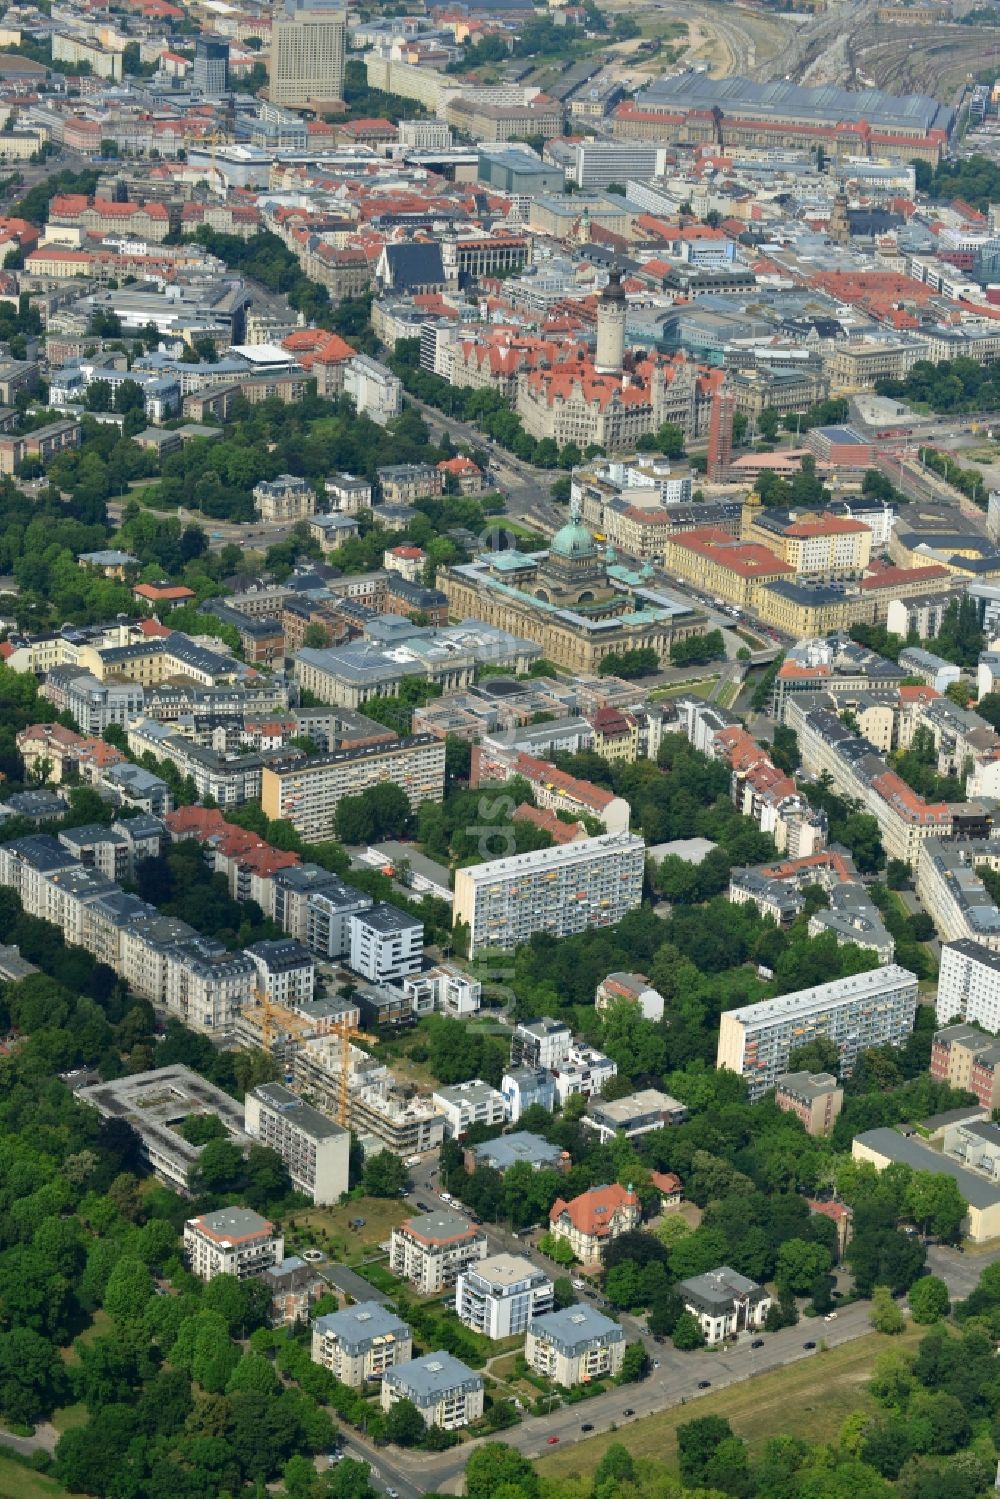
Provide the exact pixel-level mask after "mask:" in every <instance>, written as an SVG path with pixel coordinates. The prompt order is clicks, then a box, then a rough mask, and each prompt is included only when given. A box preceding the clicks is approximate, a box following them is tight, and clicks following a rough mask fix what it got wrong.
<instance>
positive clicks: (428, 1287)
mask: <svg viewBox="0 0 1000 1499" xmlns="http://www.w3.org/2000/svg"><path fill="white" fill-rule="evenodd" d="M485 1258H486V1235H485V1233H484V1232H483V1230H482V1229H481V1228H476V1227H474V1226H473V1224H471V1223H470V1222H469V1220H468V1219H467V1218H463V1217H462V1215H461V1213H454V1212H452V1211H451V1210H450V1209H448V1210H445V1209H442V1210H441V1211H440V1212H433V1213H422V1214H421V1215H420V1216H419V1217H417V1218H407V1219H406V1220H405V1221H404V1222H403V1223H400V1224H399V1225H398V1227H396V1228H394V1229H393V1231H392V1239H391V1242H390V1248H389V1268H390V1270H391V1271H392V1273H393V1275H398V1276H400V1277H401V1278H402V1279H403V1280H408V1281H409V1282H410V1284H411V1285H412V1286H414V1287H415V1288H416V1290H417V1291H418V1292H419V1293H420V1295H421V1296H433V1295H435V1293H436V1292H438V1291H444V1290H446V1289H447V1288H448V1287H449V1286H453V1285H454V1284H455V1282H456V1281H457V1279H458V1277H459V1276H460V1275H461V1273H462V1271H463V1270H464V1269H465V1268H466V1267H467V1266H468V1265H474V1264H475V1263H476V1262H477V1260H482V1259H485Z"/></svg>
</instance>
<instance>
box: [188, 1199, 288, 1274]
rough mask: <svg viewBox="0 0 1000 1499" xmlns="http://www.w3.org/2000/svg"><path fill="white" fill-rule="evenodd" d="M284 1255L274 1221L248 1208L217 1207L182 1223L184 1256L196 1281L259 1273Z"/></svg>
mask: <svg viewBox="0 0 1000 1499" xmlns="http://www.w3.org/2000/svg"><path fill="white" fill-rule="evenodd" d="M284 1257H285V1241H284V1237H283V1236H282V1234H281V1233H277V1232H275V1228H274V1224H273V1223H271V1222H270V1221H269V1219H267V1218H262V1217H261V1215H260V1213H255V1212H254V1211H253V1209H252V1208H237V1207H232V1208H219V1209H218V1210H217V1211H216V1212H214V1213H202V1215H201V1217H200V1218H189V1219H188V1220H187V1222H186V1223H185V1225H184V1258H185V1259H186V1261H187V1264H188V1268H189V1269H190V1271H191V1273H192V1274H193V1275H197V1277H198V1279H199V1280H214V1279H215V1277H216V1276H217V1275H235V1276H236V1278H237V1279H238V1280H248V1279H249V1278H250V1276H252V1275H262V1274H263V1273H264V1271H265V1270H268V1269H270V1267H271V1266H272V1265H277V1264H280V1262H281V1261H282V1260H283V1259H284Z"/></svg>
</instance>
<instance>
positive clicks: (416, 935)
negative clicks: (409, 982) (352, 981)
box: [348, 901, 424, 984]
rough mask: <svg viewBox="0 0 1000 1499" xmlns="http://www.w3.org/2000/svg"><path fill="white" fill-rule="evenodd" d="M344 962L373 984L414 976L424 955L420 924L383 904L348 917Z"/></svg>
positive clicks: (392, 907) (422, 932)
mask: <svg viewBox="0 0 1000 1499" xmlns="http://www.w3.org/2000/svg"><path fill="white" fill-rule="evenodd" d="M349 930H350V937H351V948H350V957H349V958H348V962H349V964H350V966H351V968H353V970H354V972H355V973H360V974H361V975H362V976H363V977H364V978H366V979H368V980H369V981H370V982H371V983H373V984H385V983H388V982H390V981H391V980H393V979H397V980H398V979H402V978H404V977H405V976H406V975H407V974H411V973H416V972H417V971H418V969H419V968H420V963H421V959H422V958H423V954H424V924H423V922H422V921H419V920H418V919H417V918H416V917H415V916H410V915H408V914H407V912H405V911H400V910H398V909H397V908H396V907H395V906H391V905H389V904H388V902H386V901H382V902H381V903H380V904H378V905H375V906H372V907H371V908H370V910H367V911H362V912H360V913H359V914H358V915H356V916H352V917H351V918H350V922H349Z"/></svg>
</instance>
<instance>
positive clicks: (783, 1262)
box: [774, 1239, 830, 1296]
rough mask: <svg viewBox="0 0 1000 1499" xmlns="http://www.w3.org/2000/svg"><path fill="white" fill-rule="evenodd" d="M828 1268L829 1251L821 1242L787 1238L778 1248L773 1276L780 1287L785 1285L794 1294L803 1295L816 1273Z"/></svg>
mask: <svg viewBox="0 0 1000 1499" xmlns="http://www.w3.org/2000/svg"><path fill="white" fill-rule="evenodd" d="M829 1268H830V1251H829V1250H828V1249H826V1248H825V1247H824V1246H823V1245H822V1244H810V1243H807V1242H806V1240H805V1239H787V1240H786V1241H785V1243H784V1244H782V1246H781V1248H780V1249H779V1250H778V1263H777V1268H776V1269H775V1272H774V1278H775V1281H776V1282H777V1284H778V1285H779V1286H781V1287H783V1288H784V1287H787V1288H788V1290H789V1291H791V1292H792V1293H793V1294H794V1295H798V1296H804V1295H805V1294H806V1293H807V1292H808V1291H809V1290H810V1289H811V1288H812V1284H813V1281H814V1280H815V1279H816V1277H817V1276H818V1275H823V1274H824V1273H825V1272H826V1271H828V1270H829Z"/></svg>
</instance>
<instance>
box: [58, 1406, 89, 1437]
mask: <svg viewBox="0 0 1000 1499" xmlns="http://www.w3.org/2000/svg"><path fill="white" fill-rule="evenodd" d="M86 1420H87V1407H86V1406H85V1405H84V1403H83V1401H82V1400H78V1401H77V1402H76V1404H75V1405H61V1406H60V1407H59V1409H58V1410H57V1411H53V1413H52V1425H53V1426H54V1427H55V1429H56V1431H58V1433H59V1435H60V1436H62V1434H63V1432H64V1431H72V1429H73V1427H74V1426H83V1425H84V1424H85V1423H86Z"/></svg>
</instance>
